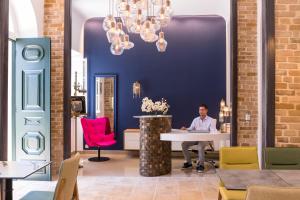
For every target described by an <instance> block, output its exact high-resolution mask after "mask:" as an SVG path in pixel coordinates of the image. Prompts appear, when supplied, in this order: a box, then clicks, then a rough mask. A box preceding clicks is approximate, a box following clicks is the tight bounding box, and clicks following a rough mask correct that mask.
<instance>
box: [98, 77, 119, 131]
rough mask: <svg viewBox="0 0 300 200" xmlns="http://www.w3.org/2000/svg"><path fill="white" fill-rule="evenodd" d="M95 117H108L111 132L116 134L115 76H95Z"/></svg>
mask: <svg viewBox="0 0 300 200" xmlns="http://www.w3.org/2000/svg"><path fill="white" fill-rule="evenodd" d="M94 88H95V97H94V98H95V110H94V114H95V115H94V116H95V117H108V118H109V121H110V127H111V131H113V132H115V133H116V132H117V109H116V99H117V75H114V74H96V75H95V85H94Z"/></svg>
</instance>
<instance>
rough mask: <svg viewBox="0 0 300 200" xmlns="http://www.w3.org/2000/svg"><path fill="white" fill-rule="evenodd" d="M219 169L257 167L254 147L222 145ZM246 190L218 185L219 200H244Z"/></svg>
mask: <svg viewBox="0 0 300 200" xmlns="http://www.w3.org/2000/svg"><path fill="white" fill-rule="evenodd" d="M220 169H238V170H241V169H245V170H247V169H248V170H249V169H259V163H258V155H257V148H256V147H224V148H222V149H221V150H220ZM245 198H246V191H240V190H227V189H226V188H225V187H224V185H223V183H222V182H221V183H220V186H219V200H244V199H245Z"/></svg>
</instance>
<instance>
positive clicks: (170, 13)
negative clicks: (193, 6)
mask: <svg viewBox="0 0 300 200" xmlns="http://www.w3.org/2000/svg"><path fill="white" fill-rule="evenodd" d="M165 12H166V13H167V15H168V16H169V17H170V18H171V17H172V15H173V10H172V7H171V0H167V1H166V6H165Z"/></svg>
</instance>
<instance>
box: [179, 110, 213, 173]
mask: <svg viewBox="0 0 300 200" xmlns="http://www.w3.org/2000/svg"><path fill="white" fill-rule="evenodd" d="M207 112H208V107H207V105H205V104H201V105H200V106H199V115H200V116H199V117H196V118H195V119H194V120H193V122H192V124H191V126H190V127H189V128H188V129H187V128H185V127H182V128H181V129H183V130H188V131H199V132H201V131H203V132H206V131H207V132H215V131H216V130H217V129H216V122H215V120H214V119H213V118H211V117H209V116H207ZM199 134H201V133H199ZM208 144H209V142H206V141H195V142H183V143H182V144H181V146H182V152H183V155H184V158H185V161H186V162H185V163H184V164H183V166H182V169H187V168H191V167H192V166H193V165H192V160H191V156H190V153H189V148H190V147H191V146H194V145H197V146H198V163H197V167H196V169H197V171H198V172H203V171H204V148H205V147H206V146H207V145H208Z"/></svg>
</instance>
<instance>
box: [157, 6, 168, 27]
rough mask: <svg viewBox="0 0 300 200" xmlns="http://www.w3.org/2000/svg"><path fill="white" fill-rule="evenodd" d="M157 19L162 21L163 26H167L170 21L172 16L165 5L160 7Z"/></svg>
mask: <svg viewBox="0 0 300 200" xmlns="http://www.w3.org/2000/svg"><path fill="white" fill-rule="evenodd" d="M157 20H158V21H159V22H160V25H161V26H167V25H168V23H169V22H170V20H171V18H170V16H169V15H168V14H167V13H166V10H165V8H164V7H161V8H160V11H159V13H158V17H157Z"/></svg>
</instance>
